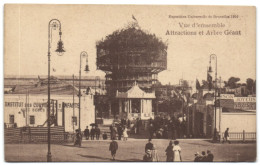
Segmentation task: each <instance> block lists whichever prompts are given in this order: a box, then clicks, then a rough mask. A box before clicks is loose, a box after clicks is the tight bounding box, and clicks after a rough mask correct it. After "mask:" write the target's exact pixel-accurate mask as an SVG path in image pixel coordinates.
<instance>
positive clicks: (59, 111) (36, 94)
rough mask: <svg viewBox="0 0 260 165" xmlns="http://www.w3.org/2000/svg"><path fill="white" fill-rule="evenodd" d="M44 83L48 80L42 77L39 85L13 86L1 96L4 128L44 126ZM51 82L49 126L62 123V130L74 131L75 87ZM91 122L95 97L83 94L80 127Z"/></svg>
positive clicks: (76, 109) (76, 116)
mask: <svg viewBox="0 0 260 165" xmlns="http://www.w3.org/2000/svg"><path fill="white" fill-rule="evenodd" d="M22 81H24V80H22ZM46 82H47V79H42V80H40V81H39V85H37V84H36V85H35V86H34V85H32V86H29V87H28V86H26V85H22V86H16V87H15V89H14V90H13V91H12V92H11V93H9V94H5V95H4V124H5V127H23V126H31V127H46V126H47V101H48V95H47V83H46ZM50 82H51V83H50V92H51V114H50V116H51V122H52V125H58V126H64V128H65V131H67V132H73V131H75V130H76V129H77V128H78V127H79V108H78V107H79V104H78V102H79V99H78V96H77V94H78V93H79V92H78V88H77V87H75V86H73V85H71V84H69V83H67V82H65V81H62V80H59V79H57V78H54V77H51V80H50ZM73 98H74V99H73ZM94 122H95V106H94V96H93V95H91V94H88V95H87V94H85V93H82V97H81V121H80V123H81V128H85V127H86V126H89V125H90V124H91V123H94Z"/></svg>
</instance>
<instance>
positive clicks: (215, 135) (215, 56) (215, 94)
mask: <svg viewBox="0 0 260 165" xmlns="http://www.w3.org/2000/svg"><path fill="white" fill-rule="evenodd" d="M214 59H215V63H216V67H215V93H214V97H215V104H214V108H215V128H214V137H213V140H214V141H216V140H217V102H216V101H217V75H218V73H217V71H218V70H217V66H218V65H217V61H218V60H217V55H215V54H211V55H210V61H209V63H210V66H209V72H212V68H211V60H214Z"/></svg>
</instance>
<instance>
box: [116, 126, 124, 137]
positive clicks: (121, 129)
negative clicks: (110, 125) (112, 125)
mask: <svg viewBox="0 0 260 165" xmlns="http://www.w3.org/2000/svg"><path fill="white" fill-rule="evenodd" d="M117 133H118V140H121V137H122V134H123V128H122V126H121V125H120V124H119V125H118V126H117Z"/></svg>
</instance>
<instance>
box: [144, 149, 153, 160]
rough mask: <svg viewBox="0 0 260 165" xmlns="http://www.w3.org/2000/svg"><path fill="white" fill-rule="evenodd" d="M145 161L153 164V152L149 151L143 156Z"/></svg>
mask: <svg viewBox="0 0 260 165" xmlns="http://www.w3.org/2000/svg"><path fill="white" fill-rule="evenodd" d="M143 161H144V162H151V161H152V153H151V150H149V149H148V150H147V151H146V152H145V154H144V156H143Z"/></svg>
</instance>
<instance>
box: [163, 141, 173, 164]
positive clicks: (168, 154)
mask: <svg viewBox="0 0 260 165" xmlns="http://www.w3.org/2000/svg"><path fill="white" fill-rule="evenodd" d="M172 149H173V145H172V141H170V142H169V145H168V147H167V148H166V150H165V152H166V162H173V150H172Z"/></svg>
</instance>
